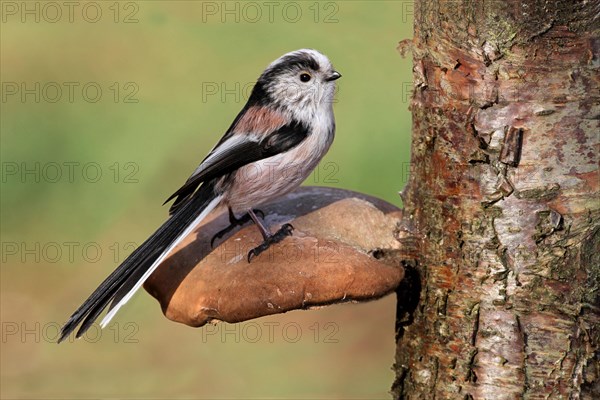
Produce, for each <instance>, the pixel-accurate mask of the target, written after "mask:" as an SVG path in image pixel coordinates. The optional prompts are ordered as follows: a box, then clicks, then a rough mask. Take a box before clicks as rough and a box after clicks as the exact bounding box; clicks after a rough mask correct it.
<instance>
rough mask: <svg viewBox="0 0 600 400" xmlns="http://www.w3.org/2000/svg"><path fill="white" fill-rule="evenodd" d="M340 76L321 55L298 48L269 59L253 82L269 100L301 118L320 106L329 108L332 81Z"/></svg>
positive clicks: (332, 95)
mask: <svg viewBox="0 0 600 400" xmlns="http://www.w3.org/2000/svg"><path fill="white" fill-rule="evenodd" d="M341 76H342V75H341V74H340V73H339V72H337V71H336V70H335V69H334V68H333V66H332V65H331V62H330V61H329V59H328V58H327V57H326V56H325V55H323V54H321V53H319V52H318V51H316V50H312V49H302V50H296V51H293V52H290V53H287V54H284V55H283V56H281V57H280V58H278V59H277V60H275V61H273V62H272V63H271V64H270V65H269V66H268V67H267V69H266V70H265V71H264V72H263V73H262V75H261V76H260V77H259V79H258V82H257V86H260V87H261V89H262V90H263V91H264V94H265V96H266V97H268V101H269V102H272V103H273V104H275V105H276V106H277V107H278V108H282V109H284V110H286V111H288V112H291V113H292V114H295V115H296V116H297V117H299V118H300V119H304V118H311V117H314V116H315V114H316V113H317V112H318V111H319V110H320V109H323V108H324V107H326V108H325V109H331V103H332V102H333V97H334V93H335V81H336V80H337V79H339V78H340V77H341Z"/></svg>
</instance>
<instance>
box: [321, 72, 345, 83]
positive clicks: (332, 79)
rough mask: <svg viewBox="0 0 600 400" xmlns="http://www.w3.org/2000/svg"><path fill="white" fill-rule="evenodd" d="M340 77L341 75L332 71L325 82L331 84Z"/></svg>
mask: <svg viewBox="0 0 600 400" xmlns="http://www.w3.org/2000/svg"><path fill="white" fill-rule="evenodd" d="M341 77H342V74H340V73H339V72H337V71H333V73H332V74H331V76H329V77H327V78H326V79H325V80H326V81H327V82H332V81H335V80H337V79H340V78H341Z"/></svg>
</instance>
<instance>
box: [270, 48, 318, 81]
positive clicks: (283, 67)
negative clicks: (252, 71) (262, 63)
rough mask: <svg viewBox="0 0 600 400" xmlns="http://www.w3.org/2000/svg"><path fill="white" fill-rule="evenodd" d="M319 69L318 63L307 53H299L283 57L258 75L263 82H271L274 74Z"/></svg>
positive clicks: (315, 70) (316, 70)
mask: <svg viewBox="0 0 600 400" xmlns="http://www.w3.org/2000/svg"><path fill="white" fill-rule="evenodd" d="M320 69H321V67H320V66H319V63H318V62H317V60H315V58H314V57H313V56H311V55H310V54H308V53H304V52H302V53H299V54H293V55H288V56H286V57H283V58H282V59H281V60H280V62H279V63H277V64H276V65H274V66H272V67H271V68H270V69H267V70H266V71H265V72H263V74H262V75H261V76H260V78H259V81H262V82H264V83H268V82H271V81H272V80H273V79H275V77H276V76H280V75H283V74H285V73H288V72H293V71H298V70H300V71H314V72H318V71H319V70H320Z"/></svg>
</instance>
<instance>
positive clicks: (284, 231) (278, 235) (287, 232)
mask: <svg viewBox="0 0 600 400" xmlns="http://www.w3.org/2000/svg"><path fill="white" fill-rule="evenodd" d="M293 230H294V227H293V226H292V225H291V224H284V225H283V226H282V227H281V229H279V230H278V231H277V232H275V233H274V234H273V235H271V236H269V237H267V238H265V241H264V242H262V243H261V244H260V245H259V246H257V247H255V248H253V249H252V250H250V251H249V252H248V262H250V261H252V259H253V258H254V257H258V255H259V254H260V253H262V252H263V251H265V250H267V249H268V248H269V247H271V245H272V244H275V243H279V242H281V241H282V240H283V239H285V238H286V237H287V236H291V235H292V231H293Z"/></svg>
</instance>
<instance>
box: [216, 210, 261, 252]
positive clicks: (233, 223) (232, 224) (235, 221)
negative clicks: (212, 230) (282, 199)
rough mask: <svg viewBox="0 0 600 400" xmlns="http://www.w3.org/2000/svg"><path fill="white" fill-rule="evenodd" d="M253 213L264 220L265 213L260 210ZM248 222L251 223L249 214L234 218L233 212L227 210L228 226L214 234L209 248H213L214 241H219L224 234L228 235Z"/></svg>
mask: <svg viewBox="0 0 600 400" xmlns="http://www.w3.org/2000/svg"><path fill="white" fill-rule="evenodd" d="M254 212H255V213H256V214H260V217H261V218H262V219H264V218H265V213H264V212H262V211H261V210H254ZM248 221H252V218H251V217H250V214H244V215H243V216H242V217H240V218H236V216H235V215H234V214H233V212H232V211H231V210H229V226H228V227H227V228H225V229H221V230H220V231H219V232H217V233H216V234H215V236H213V237H212V239H211V240H210V247H211V248H213V247H214V244H215V240H217V239H221V238H222V237H223V236H225V235H226V234H228V233H229V232H231V231H232V230H234V229H235V228H236V227H238V226H242V225H244V224H245V223H246V222H248Z"/></svg>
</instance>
